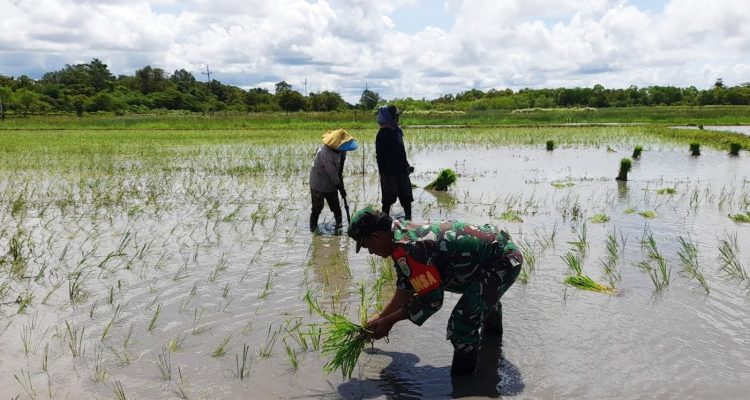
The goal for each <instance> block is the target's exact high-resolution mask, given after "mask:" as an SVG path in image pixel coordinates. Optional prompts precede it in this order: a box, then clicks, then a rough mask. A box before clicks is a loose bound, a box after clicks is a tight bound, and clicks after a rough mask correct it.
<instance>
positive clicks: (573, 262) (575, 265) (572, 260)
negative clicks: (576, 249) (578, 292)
mask: <svg viewBox="0 0 750 400" xmlns="http://www.w3.org/2000/svg"><path fill="white" fill-rule="evenodd" d="M560 258H562V260H563V261H564V262H565V265H567V266H568V269H570V271H571V272H572V273H573V275H581V263H582V260H581V256H580V255H579V254H575V253H572V252H567V253H565V254H563V255H562V256H560Z"/></svg>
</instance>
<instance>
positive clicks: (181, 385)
mask: <svg viewBox="0 0 750 400" xmlns="http://www.w3.org/2000/svg"><path fill="white" fill-rule="evenodd" d="M177 375H178V376H179V378H180V379H179V382H178V383H177V384H176V386H177V390H176V393H177V395H178V396H180V398H181V399H183V400H188V399H190V397H191V396H190V395H189V393H190V382H189V381H188V379H187V376H184V375H182V369H181V368H180V367H179V366H177Z"/></svg>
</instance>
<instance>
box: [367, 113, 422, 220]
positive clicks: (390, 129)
mask: <svg viewBox="0 0 750 400" xmlns="http://www.w3.org/2000/svg"><path fill="white" fill-rule="evenodd" d="M400 115H401V112H400V111H399V110H398V108H396V106H394V105H390V106H382V107H380V108H378V124H380V130H378V136H377V137H376V138H375V157H376V158H377V160H378V172H379V173H380V191H381V194H382V203H383V212H384V213H386V214H389V213H390V210H391V205H393V203H395V202H396V198H398V200H399V202H400V203H401V207H403V209H404V219H405V220H407V221H408V220H411V203H412V201H414V197H413V196H412V192H411V180H410V179H409V174H410V173H411V172H412V171H414V167H412V166H411V165H409V162H408V161H407V160H406V148H405V147H404V131H402V130H401V127H399V125H398V121H399V117H400Z"/></svg>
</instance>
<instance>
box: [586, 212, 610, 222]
mask: <svg viewBox="0 0 750 400" xmlns="http://www.w3.org/2000/svg"><path fill="white" fill-rule="evenodd" d="M590 221H591V222H593V223H595V224H603V223H605V222H609V216H608V215H607V214H602V213H600V214H594V215H592V216H591V218H590Z"/></svg>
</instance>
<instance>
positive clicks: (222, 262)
mask: <svg viewBox="0 0 750 400" xmlns="http://www.w3.org/2000/svg"><path fill="white" fill-rule="evenodd" d="M227 265H228V263H227V259H226V256H225V255H224V254H222V255H221V257H220V258H219V261H218V262H217V263H216V266H215V267H214V269H213V270H212V271H211V273H210V274H209V275H208V283H214V282H216V279H218V278H219V275H220V274H221V273H222V272H223V271H224V270H226V269H227Z"/></svg>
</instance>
